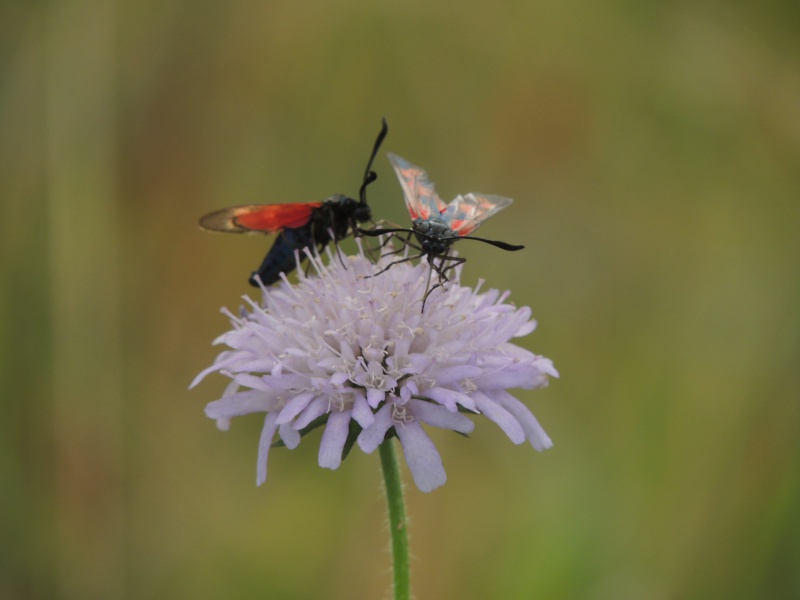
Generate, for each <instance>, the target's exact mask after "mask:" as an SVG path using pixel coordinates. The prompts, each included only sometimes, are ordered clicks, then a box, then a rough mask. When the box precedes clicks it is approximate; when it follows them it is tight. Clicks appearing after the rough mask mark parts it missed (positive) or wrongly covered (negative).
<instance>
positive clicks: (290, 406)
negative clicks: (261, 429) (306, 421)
mask: <svg viewBox="0 0 800 600" xmlns="http://www.w3.org/2000/svg"><path fill="white" fill-rule="evenodd" d="M313 399H314V392H302V393H300V394H297V395H296V396H295V397H294V398H292V399H291V400H289V402H287V403H286V406H284V407H283V408H282V409H281V410H280V413H279V415H278V420H277V421H276V423H277V424H278V425H283V424H284V423H290V422H291V421H292V420H293V419H294V418H295V417H296V416H297V415H299V414H300V413H301V412H302V411H303V409H304V408H305V407H306V406H308V404H309V402H311V401H312V400H313Z"/></svg>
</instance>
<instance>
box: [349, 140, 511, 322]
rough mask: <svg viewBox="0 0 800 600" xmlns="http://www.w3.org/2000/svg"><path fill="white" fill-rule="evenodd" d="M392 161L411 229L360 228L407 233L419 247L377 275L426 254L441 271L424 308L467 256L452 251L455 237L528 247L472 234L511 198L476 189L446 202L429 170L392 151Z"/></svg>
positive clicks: (374, 233) (504, 246)
mask: <svg viewBox="0 0 800 600" xmlns="http://www.w3.org/2000/svg"><path fill="white" fill-rule="evenodd" d="M389 162H391V163H392V167H394V171H395V173H396V174H397V178H398V179H399V180H400V185H401V186H402V188H403V196H404V197H405V201H406V208H408V213H409V215H411V229H408V228H401V227H396V228H384V229H371V230H368V231H367V230H359V231H360V232H361V233H362V234H364V235H369V236H377V235H381V234H395V233H407V234H408V235H407V236H406V239H405V243H406V244H407V245H409V246H411V247H412V248H415V249H416V250H418V251H419V254H415V255H414V256H408V257H406V258H402V259H400V260H396V261H394V262H393V263H391V264H389V265H388V266H387V267H385V268H384V269H382V270H381V271H378V273H376V274H375V275H379V274H381V273H383V272H384V271H386V270H388V269H389V268H391V267H392V266H394V265H396V264H398V263H402V262H406V261H409V260H415V259H417V258H426V259H427V261H428V264H430V266H431V273H432V272H433V271H436V273H437V274H438V275H439V282H438V283H437V284H436V285H434V286H433V287H432V288H431V287H430V279H429V280H428V288H427V289H426V292H425V296H424V298H423V300H422V309H423V310H425V301H426V300H427V299H428V296H429V295H430V293H431V292H432V291H433V290H435V289H436V288H437V287H439V286H441V285H442V284H443V283H445V282H446V281H448V278H447V271H449V270H450V269H453V268H455V267H456V266H458V265H460V264H462V263H463V262H465V261H466V260H467V259H466V258H463V257H460V256H452V255H451V254H450V247H451V246H452V245H453V243H455V242H456V241H458V240H477V241H479V242H484V243H486V244H491V245H492V246H495V247H497V248H500V249H501V250H509V251H515V250H522V249H523V248H524V247H525V246H518V245H514V244H508V243H506V242H500V241H497V240H487V239H485V238H479V237H474V236H470V235H469V234H470V233H472V232H473V231H475V230H476V229H477V228H478V227H480V225H481V224H482V223H483V222H484V221H486V219H488V218H489V217H491V216H492V215H494V214H496V213H497V212H499V211H501V210H503V209H504V208H505V207H507V206H508V205H509V204H511V202H512V200H511V198H503V197H502V196H492V195H489V194H478V193H474V192H473V193H469V194H466V195H463V196H462V195H458V196H456V197H455V198H454V199H453V200H452V201H451V202H450V204H445V203H444V202H442V199H441V198H439V195H438V194H437V193H436V190H435V189H434V185H433V182H431V180H430V178H429V177H428V174H427V173H426V172H425V171H424V170H423V169H422V168H420V167H417V166H415V165H412V164H411V163H410V162H408V161H407V160H405V159H404V158H400V157H399V156H397V155H396V154H391V153H390V154H389ZM412 234H413V236H414V237H415V238H416V242H417V243H416V244H414V243H412V242H411V236H412Z"/></svg>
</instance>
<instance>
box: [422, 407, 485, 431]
mask: <svg viewBox="0 0 800 600" xmlns="http://www.w3.org/2000/svg"><path fill="white" fill-rule="evenodd" d="M408 405H409V406H410V407H411V411H412V414H413V415H414V418H416V419H417V420H418V421H422V422H423V423H427V424H428V425H432V426H433V427H440V428H441V429H450V430H451V431H457V432H458V433H464V434H467V433H472V430H473V429H475V423H473V422H472V421H471V420H470V419H469V418H468V417H467V416H465V415H463V414H461V413H459V412H451V411H449V410H447V409H446V408H445V407H443V406H438V405H436V404H431V403H430V402H425V401H423V400H409V401H408Z"/></svg>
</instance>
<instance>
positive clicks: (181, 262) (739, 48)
mask: <svg viewBox="0 0 800 600" xmlns="http://www.w3.org/2000/svg"><path fill="white" fill-rule="evenodd" d="M799 7H800V5H798V3H797V2H795V1H792V2H788V1H784V2H779V1H773V2H767V3H760V4H756V3H746V2H714V1H711V2H704V3H694V2H674V3H635V2H610V3H602V4H601V3H593V2H588V1H586V0H583V1H581V0H567V1H565V2H558V3H556V2H546V3H545V2H535V1H534V2H525V1H512V2H493V3H487V2H472V1H467V2H462V3H459V4H455V3H435V2H403V3H399V2H387V1H378V2H363V1H359V0H350V1H345V2H338V3H327V2H308V1H302V0H300V1H297V2H289V1H287V0H280V1H277V2H258V1H254V0H249V1H248V0H232V1H230V2H224V3H223V2H205V1H192V2H190V1H188V0H176V1H166V2H165V1H164V0H159V1H153V0H139V1H136V2H133V1H127V0H116V1H113V0H112V1H99V0H81V1H73V0H62V1H60V2H15V1H13V0H12V1H10V2H5V3H3V5H2V8H0V61H2V62H0V78H1V79H0V81H1V82H2V87H1V88H0V203H1V204H0V205H1V206H2V210H3V218H2V219H0V233H1V234H2V235H0V268H1V269H2V295H0V301H1V302H2V304H0V328H1V331H2V337H1V338H0V339H2V346H0V348H2V351H1V352H0V373H2V376H1V377H0V399H1V400H2V411H3V418H2V419H0V469H1V471H0V477H1V478H0V486H1V487H0V496H1V497H2V506H0V527H1V529H0V551H1V552H2V554H0V597H2V598H4V599H6V598H8V599H14V600H16V599H27V598H31V599H34V598H35V599H40V598H67V599H72V598H81V599H83V598H177V597H191V598H196V599H205V598H209V599H211V598H215V599H216V598H274V599H305V598H326V599H345V598H347V599H350V598H382V597H386V595H387V591H388V589H389V581H390V574H389V554H388V541H387V538H386V535H385V533H386V532H385V528H386V520H385V515H384V507H383V498H382V495H381V491H380V474H379V465H378V458H377V455H369V456H367V455H364V454H362V453H354V454H353V455H352V456H351V457H350V458H349V459H348V460H347V461H346V462H345V463H344V465H343V467H342V468H341V469H339V470H338V471H335V472H331V471H327V470H322V469H320V468H319V467H317V465H316V456H317V448H318V440H319V438H318V436H312V439H308V440H306V441H305V442H304V443H303V444H301V446H300V448H298V449H297V450H295V451H292V452H289V451H286V450H283V451H276V452H274V453H273V454H272V456H271V457H270V475H269V480H268V481H267V484H266V485H265V486H264V487H262V488H256V487H255V462H256V447H257V443H258V432H259V430H260V426H261V422H262V420H261V419H260V418H258V417H255V416H253V417H249V418H243V419H239V420H238V421H237V422H234V425H233V427H232V430H231V431H230V432H228V433H225V434H223V433H220V432H218V431H217V430H216V428H215V427H214V424H213V422H211V421H210V420H208V419H207V418H206V417H205V416H204V415H203V407H204V406H205V404H206V402H208V401H211V400H214V399H216V398H217V397H219V394H220V393H221V391H222V389H223V387H224V384H225V381H224V378H222V377H218V376H215V377H211V378H210V379H208V380H207V381H205V382H204V383H203V384H202V385H201V386H200V387H199V388H197V389H195V390H193V391H191V392H189V391H188V390H187V386H188V384H189V382H190V381H191V380H192V378H193V377H194V375H195V374H196V373H197V372H198V371H199V370H201V369H202V368H204V367H205V366H207V365H208V364H210V362H211V361H212V360H213V358H214V357H215V355H216V353H217V350H216V349H214V348H212V347H211V346H210V342H211V340H212V339H213V338H214V337H215V336H216V335H218V334H219V333H221V332H222V331H224V330H225V329H226V327H227V320H226V319H225V318H224V317H223V316H222V315H220V314H219V313H218V309H219V307H220V306H229V307H232V308H235V307H237V306H238V305H239V304H240V296H241V295H242V294H244V293H250V292H251V289H250V288H249V286H248V285H247V282H246V279H247V276H248V275H249V273H250V271H251V270H252V269H253V268H255V267H256V266H257V265H258V264H259V262H260V260H261V258H262V257H263V254H264V252H265V250H266V248H267V247H268V245H269V240H267V239H262V238H242V237H237V236H211V235H207V234H205V233H203V232H201V231H199V230H198V228H197V226H196V221H197V218H198V217H199V216H200V215H201V214H203V213H205V212H207V211H210V210H213V209H217V208H221V207H225V206H231V205H236V204H243V203H250V202H293V201H311V200H319V199H322V198H324V197H326V196H328V195H330V194H332V193H334V192H342V193H348V194H355V193H356V192H357V188H358V184H359V181H360V177H361V173H362V170H363V168H364V164H365V161H366V158H367V155H368V153H369V149H370V148H371V145H372V143H373V140H374V137H375V135H376V133H377V131H378V128H379V124H380V118H381V117H382V116H386V118H387V119H388V121H389V125H390V128H391V129H390V133H389V137H388V139H387V142H386V144H385V146H384V149H383V151H382V153H381V157H380V158H379V160H378V161H377V162H376V169H377V170H378V172H379V175H380V179H379V180H378V182H377V183H376V184H375V185H374V186H373V187H372V188H371V192H370V197H371V204H372V206H373V210H374V212H375V214H376V215H377V216H379V217H384V218H388V219H391V220H393V221H395V222H400V223H404V222H407V216H406V213H405V208H404V206H403V202H402V197H401V194H400V190H399V187H398V185H397V183H396V181H395V179H394V176H393V174H392V173H391V171H390V167H389V164H388V162H387V161H386V158H385V152H386V151H388V150H391V151H394V152H397V153H399V154H400V155H402V156H404V157H406V158H408V159H409V160H411V161H412V162H414V163H416V164H419V165H422V166H423V167H425V168H426V169H427V170H428V171H429V172H430V173H431V176H432V178H433V180H434V181H435V182H437V184H438V189H439V190H440V192H441V194H442V196H443V197H444V198H445V199H446V200H449V199H450V198H452V197H453V196H454V195H455V194H456V193H459V192H467V191H482V192H487V193H495V194H501V195H507V196H511V197H513V198H515V199H516V202H515V204H514V206H513V207H511V208H510V209H509V210H507V211H504V212H503V213H501V214H499V215H498V216H496V217H495V218H493V219H492V221H491V222H490V223H489V224H487V225H486V226H485V227H484V228H483V229H482V230H481V234H482V235H485V236H486V237H490V238H495V239H496V238H500V239H504V240H506V241H509V242H512V243H524V244H525V245H526V249H525V250H524V251H523V252H521V253H514V254H512V253H505V252H501V251H499V250H497V249H495V248H491V247H488V246H487V247H478V246H470V247H469V248H466V247H464V248H462V249H461V250H462V252H463V253H464V254H465V255H467V256H468V257H469V261H468V263H467V265H466V267H465V271H464V278H465V280H466V282H467V283H474V282H475V281H477V279H478V278H479V277H484V278H486V279H487V280H488V282H487V285H488V286H491V287H499V288H502V289H510V290H512V299H513V300H514V301H515V302H516V303H517V304H521V305H530V306H532V308H533V310H534V315H535V316H536V317H537V318H538V320H539V322H540V327H539V330H537V331H536V332H535V333H534V334H533V335H531V336H529V337H528V338H525V339H524V340H523V341H522V344H523V345H525V346H526V347H528V348H530V349H531V350H533V351H535V352H538V353H541V354H544V355H546V356H548V357H551V358H552V359H553V360H554V361H555V364H556V367H557V368H558V369H559V370H560V371H561V375H562V377H561V379H560V380H557V381H554V382H553V384H552V385H551V387H550V388H549V389H547V390H543V391H536V392H531V393H526V392H521V393H519V397H520V398H521V399H523V400H524V401H525V402H526V403H528V405H529V406H531V407H532V409H533V411H534V412H535V414H536V415H537V417H538V418H539V419H540V421H541V423H542V424H543V426H544V427H545V429H546V430H547V431H548V433H549V434H550V436H551V437H552V438H553V440H554V442H555V447H554V448H553V449H552V450H550V451H548V452H546V453H544V454H538V453H536V452H534V451H533V450H532V449H531V448H530V447H529V446H523V447H516V446H514V445H512V444H511V443H510V442H508V440H507V439H506V438H505V437H504V436H503V434H502V433H501V432H500V431H499V430H498V429H497V428H496V427H495V426H493V425H492V424H490V423H489V422H488V421H487V420H478V421H477V425H478V426H477V429H476V432H475V434H473V436H472V438H471V439H470V440H465V439H462V438H460V437H458V436H455V435H450V434H447V433H446V432H436V433H434V440H435V442H436V444H437V445H438V447H439V449H440V451H441V453H442V456H443V458H444V460H445V466H446V468H447V473H448V478H449V479H448V482H447V484H446V485H445V486H444V487H443V488H441V489H440V490H437V491H436V492H434V493H432V494H422V493H420V492H418V491H417V490H416V489H415V488H413V486H408V502H409V505H410V506H409V510H410V512H411V515H412V522H411V543H412V549H413V553H414V563H413V572H412V581H413V586H414V590H415V592H416V595H417V597H418V598H463V599H472V598H474V599H484V598H548V599H572V598H581V599H583V598H588V599H615V600H620V599H622V600H626V599H640V598H648V599H656V600H659V599H672V598H681V599H684V598H698V599H699V598H703V599H705V598H759V599H763V598H798V597H800V568H798V567H799V566H800V516H798V515H799V514H800V460H799V459H800V442H798V440H799V439H800V437H798V433H797V428H798V425H800V414H799V413H800V403H799V402H798V400H800V393H798V390H799V389H800V377H798V371H800V363H798V360H799V359H800V335H798V333H799V332H800V311H799V310H798V309H799V308H800V277H799V275H800V260H798V256H800V252H798V251H799V250H800V243H799V241H798V240H799V238H800V235H799V234H800V42H798V40H799V39H800V35H798V34H799V33H800V8H799ZM406 475H408V473H406ZM407 480H408V481H409V482H410V478H408V479H407Z"/></svg>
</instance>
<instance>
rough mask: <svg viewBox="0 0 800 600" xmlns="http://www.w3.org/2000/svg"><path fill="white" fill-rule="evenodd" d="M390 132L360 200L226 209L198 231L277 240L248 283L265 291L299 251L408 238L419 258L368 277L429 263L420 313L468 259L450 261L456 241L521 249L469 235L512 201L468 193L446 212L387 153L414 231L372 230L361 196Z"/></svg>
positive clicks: (416, 175)
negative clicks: (355, 239)
mask: <svg viewBox="0 0 800 600" xmlns="http://www.w3.org/2000/svg"><path fill="white" fill-rule="evenodd" d="M387 132H388V126H387V124H386V121H385V120H384V121H383V124H382V127H381V130H380V133H379V134H378V137H377V138H376V140H375V144H374V146H373V148H372V153H371V154H370V157H369V161H368V162H367V168H366V170H365V171H364V178H363V180H362V183H361V187H360V189H359V199H358V200H355V199H353V198H350V197H348V196H344V195H341V194H335V195H333V196H331V197H330V198H328V199H327V200H324V201H323V202H304V203H294V204H253V205H247V206H237V207H231V208H224V209H222V210H218V211H215V212H212V213H209V214H207V215H205V216H203V217H202V218H201V219H200V226H201V227H202V228H203V229H206V230H208V231H220V232H226V233H251V232H255V233H264V234H277V237H276V239H275V242H274V243H273V245H272V247H271V248H270V250H269V251H268V252H267V255H266V256H265V257H264V260H263V261H262V263H261V266H260V267H259V269H258V270H257V271H255V272H254V273H253V274H252V275H251V277H250V283H251V284H252V285H254V286H259V282H260V284H261V285H264V286H268V285H271V284H273V283H276V282H277V281H278V280H279V279H280V275H281V273H289V272H291V271H292V270H294V268H295V267H296V266H297V258H296V254H295V252H296V251H299V257H300V260H301V261H302V260H304V259H305V255H304V253H303V249H304V248H309V249H311V250H317V251H320V250H322V249H324V248H325V247H326V246H327V245H328V244H329V243H331V242H333V243H334V244H336V243H338V242H339V241H340V240H342V239H344V238H346V237H347V236H349V235H350V234H355V235H366V236H380V235H387V234H388V235H389V236H395V235H397V234H402V233H405V234H406V236H405V238H404V239H403V243H404V244H405V245H407V246H409V247H411V248H413V249H415V250H417V251H418V254H414V255H412V256H404V257H403V258H399V259H398V260H396V261H394V262H392V263H390V264H389V265H388V266H386V267H384V268H383V269H382V270H381V271H378V272H377V273H375V274H374V275H373V276H377V275H380V274H381V273H384V272H385V271H387V270H389V269H390V268H391V267H392V266H394V265H396V264H399V263H403V262H407V261H410V260H415V259H426V260H427V261H428V264H429V265H430V267H431V269H430V271H429V280H428V285H427V287H426V292H425V295H424V297H423V300H422V308H423V310H424V309H425V301H426V300H427V298H428V296H429V295H430V293H431V292H432V291H433V290H434V289H436V288H437V287H439V286H441V285H443V284H444V283H445V282H447V281H448V277H447V271H449V270H450V269H453V268H455V267H456V266H458V265H460V264H462V263H463V262H465V261H466V258H463V257H460V256H454V255H451V254H450V249H451V247H452V245H453V244H454V243H455V242H456V241H458V240H477V241H479V242H484V243H486V244H490V245H492V246H495V247H497V248H500V249H501V250H508V251H514V250H521V249H522V248H524V246H519V245H513V244H508V243H506V242H502V241H497V240H488V239H485V238H479V237H475V236H471V235H470V234H471V233H472V232H474V231H475V230H476V229H477V228H478V227H479V226H480V225H481V224H482V223H483V222H484V221H486V219H488V218H489V217H491V216H492V215H494V214H496V213H497V212H499V211H500V210H502V209H503V208H505V207H507V206H508V205H509V204H511V202H512V200H511V198H504V197H502V196H493V195H488V194H478V193H469V194H466V195H463V196H462V195H459V196H456V197H455V199H453V200H452V201H451V202H450V203H449V204H445V203H444V202H443V201H442V199H441V198H439V195H438V194H437V193H436V190H435V189H434V185H433V183H432V182H431V181H430V179H429V177H428V174H427V173H426V172H425V171H424V170H423V169H422V168H420V167H417V166H415V165H412V164H411V163H409V162H408V161H406V160H405V159H403V158H401V157H399V156H397V155H395V154H391V153H390V154H389V162H390V163H391V164H392V167H393V168H394V171H395V173H396V174H397V178H398V179H399V181H400V185H401V187H402V188H403V195H404V198H405V203H406V208H407V209H408V212H409V215H410V217H411V227H410V228H404V227H390V228H378V227H376V226H375V223H374V221H373V220H372V210H371V208H370V206H369V204H368V203H367V195H366V190H367V186H369V184H371V183H372V182H373V181H375V179H376V178H377V175H376V174H375V172H374V171H372V163H373V162H374V160H375V156H376V155H377V153H378V150H379V148H380V146H381V144H382V143H383V140H384V138H385V137H386V134H387ZM367 222H370V223H372V224H373V227H372V228H371V229H363V228H362V227H360V224H362V223H367ZM412 237H413V238H414V241H412ZM395 252H398V251H395ZM434 271H436V273H437V275H438V277H439V281H438V282H437V283H436V284H435V285H434V286H433V287H430V275H431V274H432V273H433V272H434Z"/></svg>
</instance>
